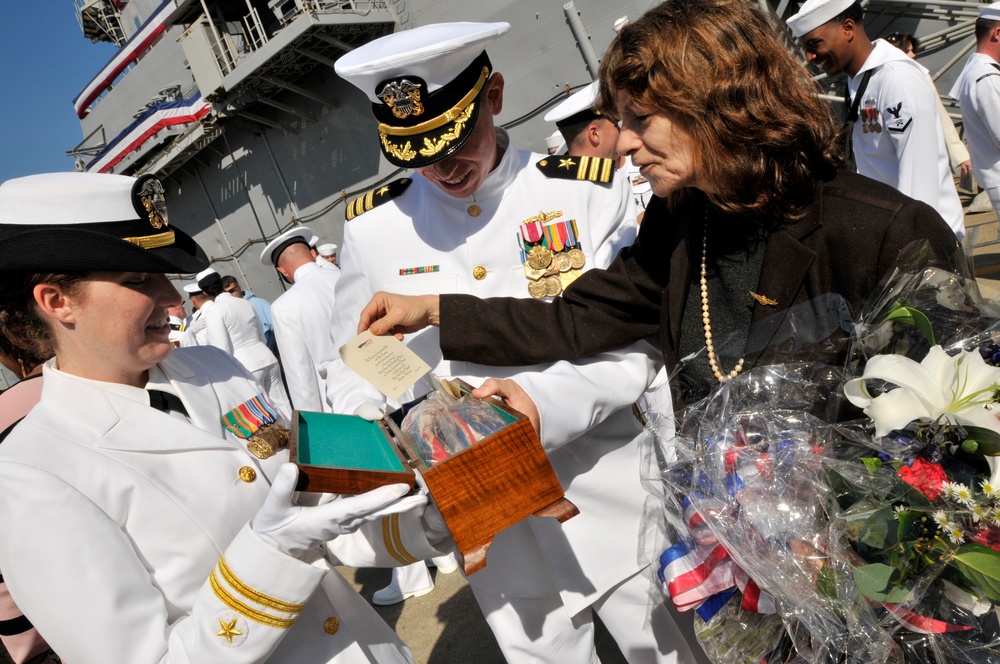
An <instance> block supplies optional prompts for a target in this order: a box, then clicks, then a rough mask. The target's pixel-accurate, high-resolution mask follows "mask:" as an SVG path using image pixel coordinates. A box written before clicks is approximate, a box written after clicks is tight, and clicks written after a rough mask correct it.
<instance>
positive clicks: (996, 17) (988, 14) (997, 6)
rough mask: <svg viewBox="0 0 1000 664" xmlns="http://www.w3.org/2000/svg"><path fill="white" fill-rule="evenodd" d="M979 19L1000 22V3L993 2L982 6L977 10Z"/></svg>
mask: <svg viewBox="0 0 1000 664" xmlns="http://www.w3.org/2000/svg"><path fill="white" fill-rule="evenodd" d="M979 18H985V19H987V20H990V21H1000V2H994V3H993V4H990V5H983V6H982V7H980V8H979Z"/></svg>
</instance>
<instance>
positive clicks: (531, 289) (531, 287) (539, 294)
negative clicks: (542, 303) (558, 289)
mask: <svg viewBox="0 0 1000 664" xmlns="http://www.w3.org/2000/svg"><path fill="white" fill-rule="evenodd" d="M547 290H548V289H547V288H546V287H545V282H544V281H529V282H528V295H530V296H531V297H533V298H535V299H536V300H537V299H540V298H543V297H545V292H546V291H547Z"/></svg>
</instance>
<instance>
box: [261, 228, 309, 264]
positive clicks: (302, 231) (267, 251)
mask: <svg viewBox="0 0 1000 664" xmlns="http://www.w3.org/2000/svg"><path fill="white" fill-rule="evenodd" d="M314 237H316V236H315V235H313V232H312V231H311V230H310V229H309V228H308V227H306V226H297V227H295V228H289V229H288V230H287V231H285V232H284V233H282V234H281V235H279V236H278V237H276V238H274V239H273V240H271V241H270V242H268V243H267V246H266V247H264V251H262V252H260V262H261V263H262V264H264V265H277V264H278V259H279V258H281V252H282V251H284V250H285V248H286V247H289V246H291V245H293V244H304V245H307V246H308V245H309V241H310V240H311V239H312V238H314Z"/></svg>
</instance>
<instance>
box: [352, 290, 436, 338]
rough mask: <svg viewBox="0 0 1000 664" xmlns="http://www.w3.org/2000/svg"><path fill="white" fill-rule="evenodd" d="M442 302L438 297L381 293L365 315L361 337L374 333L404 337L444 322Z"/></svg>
mask: <svg viewBox="0 0 1000 664" xmlns="http://www.w3.org/2000/svg"><path fill="white" fill-rule="evenodd" d="M440 305H441V300H440V298H439V297H438V296H437V295H396V294H395V293H386V292H384V291H379V292H377V293H375V295H374V296H372V299H371V302H369V303H368V304H367V305H365V308H364V309H363V310H362V311H361V320H360V321H359V322H358V334H361V333H362V332H364V331H365V330H370V331H371V333H372V334H374V335H375V336H383V335H386V334H392V335H393V336H395V337H396V338H397V339H399V340H402V339H403V335H404V334H409V333H411V332H416V331H417V330H422V329H424V328H425V327H427V326H428V325H439V324H440V322H441V309H440Z"/></svg>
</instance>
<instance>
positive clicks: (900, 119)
mask: <svg viewBox="0 0 1000 664" xmlns="http://www.w3.org/2000/svg"><path fill="white" fill-rule="evenodd" d="M863 16H864V10H863V9H862V8H861V4H860V3H859V2H857V1H856V0H806V2H805V3H804V4H803V5H802V7H801V9H799V12H798V13H797V14H795V15H794V16H792V17H790V18H789V19H788V27H789V28H791V30H792V34H793V35H795V37H796V38H797V39H798V40H799V42H800V43H801V44H802V46H803V48H804V49H805V51H806V59H807V60H808V61H810V62H812V63H813V64H815V65H817V66H818V67H819V68H820V69H822V70H823V71H824V72H825V73H826V74H827V75H828V76H833V75H836V74H839V73H841V72H844V73H846V74H847V75H848V79H847V92H846V94H845V102H846V103H847V106H848V119H849V120H852V121H853V122H854V128H853V130H852V133H851V142H852V146H853V155H854V159H855V162H856V163H857V171H858V173H861V174H862V175H867V176H868V177H870V178H874V179H876V180H878V181H879V182H884V183H885V184H887V185H889V186H890V187H895V188H896V189H898V190H899V191H901V192H903V193H904V194H906V195H907V196H910V197H911V198H915V199H917V200H919V201H923V202H925V203H927V204H928V205H930V206H931V207H932V208H934V209H935V210H937V212H938V214H940V215H941V216H942V217H944V220H945V221H946V222H948V225H949V226H951V229H952V230H953V231H955V236H956V237H958V239H962V238H963V237H964V236H965V213H964V212H963V211H962V203H961V201H960V200H959V198H958V191H957V190H956V189H955V181H954V178H953V176H952V172H951V162H950V159H949V157H948V148H947V147H946V146H945V142H944V131H943V130H942V128H941V119H940V117H939V115H938V110H937V105H938V102H937V90H936V89H935V88H934V84H933V83H932V82H931V80H930V77H929V75H928V72H927V70H926V69H925V68H924V67H923V66H922V65H920V64H918V63H917V62H916V61H914V60H911V59H910V58H909V57H907V55H906V54H905V53H903V52H902V51H900V50H899V49H898V48H896V47H895V46H892V45H890V44H889V43H887V42H885V41H883V40H881V39H878V40H876V41H875V42H874V43H872V42H871V41H870V40H869V39H868V37H867V35H866V34H865V30H864V20H863Z"/></svg>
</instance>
